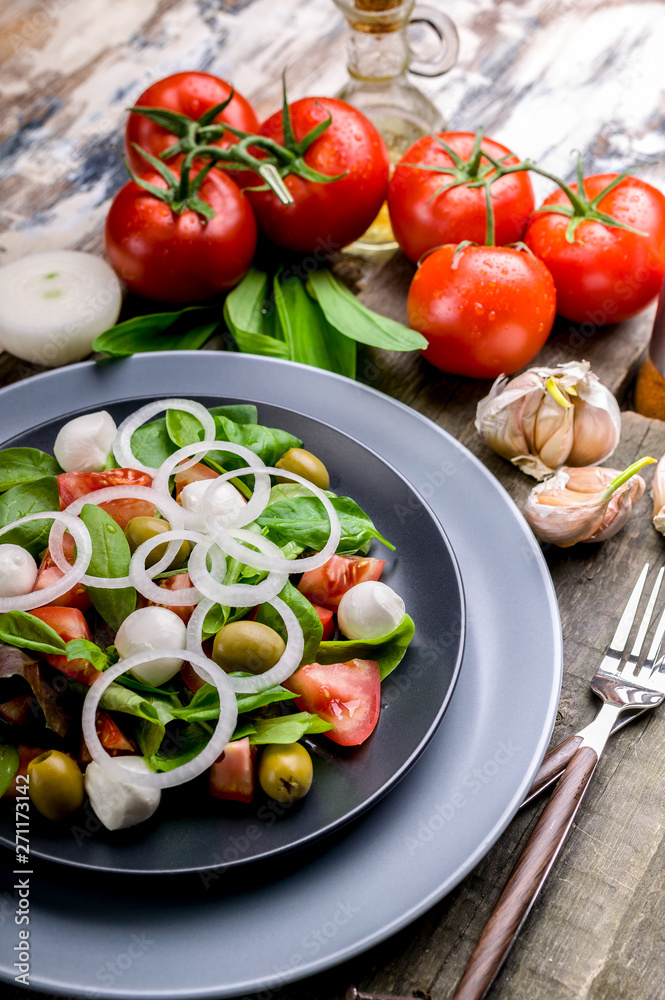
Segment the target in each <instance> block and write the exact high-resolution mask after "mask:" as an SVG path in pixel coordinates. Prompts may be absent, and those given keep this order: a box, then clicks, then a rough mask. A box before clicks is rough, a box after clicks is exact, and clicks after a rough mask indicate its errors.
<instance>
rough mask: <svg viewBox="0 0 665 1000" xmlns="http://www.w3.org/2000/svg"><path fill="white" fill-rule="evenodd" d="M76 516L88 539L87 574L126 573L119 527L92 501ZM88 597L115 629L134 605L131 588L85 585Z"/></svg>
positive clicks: (127, 558) (126, 550) (127, 556)
mask: <svg viewBox="0 0 665 1000" xmlns="http://www.w3.org/2000/svg"><path fill="white" fill-rule="evenodd" d="M80 517H81V520H82V521H83V523H84V524H85V526H86V528H87V529H88V531H89V532H90V538H91V540H92V556H91V557H90V565H89V567H88V573H89V575H90V576H101V577H104V578H106V579H112V578H114V577H118V576H126V575H127V573H128V572H129V561H130V559H131V556H132V554H131V551H130V548H129V543H128V541H127V539H126V538H125V533H124V532H123V530H122V528H120V526H119V525H118V524H117V523H116V522H115V521H114V520H113V518H112V517H111V516H110V515H109V514H107V513H106V511H104V510H102V509H101V507H97V506H95V504H91V503H87V504H85V506H84V507H83V509H82V511H81V514H80ZM88 596H89V597H90V600H91V601H92V603H93V604H94V606H95V609H96V610H97V611H98V612H99V614H100V615H101V616H102V618H103V619H104V621H105V622H106V623H107V624H108V625H110V626H111V628H112V629H113V630H114V631H115V632H117V631H118V629H119V628H120V626H121V625H122V623H123V622H124V620H125V618H126V617H127V615H129V614H131V613H132V611H133V610H134V608H135V607H136V591H135V590H134V588H133V587H122V588H120V589H119V590H111V589H110V588H104V587H88Z"/></svg>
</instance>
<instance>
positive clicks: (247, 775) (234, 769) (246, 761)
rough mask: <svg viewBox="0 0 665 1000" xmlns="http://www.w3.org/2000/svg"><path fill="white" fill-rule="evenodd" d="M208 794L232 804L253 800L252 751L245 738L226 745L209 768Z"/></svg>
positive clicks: (247, 739)
mask: <svg viewBox="0 0 665 1000" xmlns="http://www.w3.org/2000/svg"><path fill="white" fill-rule="evenodd" d="M210 794H211V795H212V796H213V798H215V799H227V800H230V801H232V802H251V801H252V799H253V798H254V750H253V748H252V747H251V746H250V745H249V738H248V737H247V736H245V737H244V738H243V739H242V740H234V741H233V742H232V743H228V744H227V745H226V747H225V748H224V752H223V753H222V755H221V756H220V757H219V758H218V759H217V760H216V761H215V763H214V764H213V765H212V767H211V768H210Z"/></svg>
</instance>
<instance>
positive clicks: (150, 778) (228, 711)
mask: <svg viewBox="0 0 665 1000" xmlns="http://www.w3.org/2000/svg"><path fill="white" fill-rule="evenodd" d="M294 617H295V616H294ZM180 652H181V653H182V658H183V660H187V661H189V663H191V664H192V666H193V667H194V669H195V670H196V672H197V673H198V674H199V675H200V676H201V677H202V678H203V680H204V681H207V682H208V683H209V684H214V686H215V687H216V688H217V691H218V692H219V720H218V722H217V725H216V726H215V731H214V732H213V734H212V736H211V737H210V742H209V743H208V744H207V746H205V747H204V748H203V750H202V751H201V753H200V754H198V755H197V756H196V757H195V758H194V759H193V760H190V761H188V762H187V763H186V764H181V765H180V766H179V767H176V768H174V769H173V770H172V771H164V772H161V773H157V772H154V771H150V772H146V773H145V774H144V773H142V772H137V771H134V770H131V769H130V768H127V767H124V766H123V763H122V761H123V758H122V757H110V756H109V754H108V753H107V752H106V750H105V749H104V747H103V746H102V745H101V743H100V741H99V737H98V736H97V728H96V725H95V722H96V713H97V707H98V705H99V701H100V699H101V697H102V695H103V694H104V692H105V691H106V689H107V688H108V687H109V685H110V684H112V683H113V681H114V680H116V678H118V677H120V676H122V674H124V673H127V671H128V670H133V669H134V668H135V667H139V666H141V665H145V664H146V663H152V662H153V660H159V659H162V658H163V657H172V656H173V655H174V650H172V649H154V650H152V651H150V652H142V653H135V654H134V655H133V656H128V657H127V658H126V659H124V660H120V661H119V662H118V663H115V664H114V665H113V666H112V667H109V669H108V670H105V671H104V673H103V674H100V675H99V677H98V678H97V680H95V682H94V683H93V684H92V686H91V688H90V690H89V691H88V694H87V695H86V698H85V701H84V702H83V713H82V716H81V725H82V728H83V736H84V739H85V742H86V745H87V747H88V750H89V751H90V755H91V757H92V759H93V760H94V761H96V762H97V763H98V764H99V766H100V767H103V768H105V769H106V770H108V771H110V772H113V774H115V775H116V777H117V778H118V780H120V781H122V780H124V781H128V782H129V783H130V784H133V785H146V786H147V787H149V788H173V787H174V786H175V785H182V784H184V783H185V782H186V781H191V779H192V778H195V777H196V776H197V775H199V774H201V773H202V772H203V771H205V770H206V768H208V767H210V765H211V764H214V762H215V761H216V760H217V758H218V757H219V755H220V754H221V752H222V751H223V749H224V747H225V746H226V745H227V743H228V742H229V740H230V739H231V737H232V736H233V731H234V729H235V725H236V720H237V718H238V708H237V704H236V699H235V694H234V691H233V688H232V686H231V678H230V677H228V676H227V675H226V674H225V673H224V671H223V670H222V669H221V667H218V666H217V664H216V663H213V661H212V660H209V659H208V657H206V656H200V655H199V654H198V653H194V652H193V651H192V650H187V649H183V650H181V651H180ZM273 669H274V668H273Z"/></svg>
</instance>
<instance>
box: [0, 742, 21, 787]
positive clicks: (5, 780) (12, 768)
mask: <svg viewBox="0 0 665 1000" xmlns="http://www.w3.org/2000/svg"><path fill="white" fill-rule="evenodd" d="M18 768H19V756H18V750H17V749H16V747H13V746H11V745H10V744H9V743H2V744H0V797H1V796H3V795H4V794H5V792H6V791H7V789H8V788H9V786H10V785H11V783H12V781H13V780H14V777H15V775H16V772H17V771H18Z"/></svg>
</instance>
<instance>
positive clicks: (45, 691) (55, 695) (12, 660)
mask: <svg viewBox="0 0 665 1000" xmlns="http://www.w3.org/2000/svg"><path fill="white" fill-rule="evenodd" d="M49 674H52V675H53V676H49ZM0 677H23V678H24V679H25V680H26V681H27V683H28V684H29V685H30V688H31V689H32V694H33V697H34V700H35V704H34V717H35V718H37V714H38V707H39V708H41V710H42V712H43V713H44V718H45V719H46V725H47V726H48V727H49V728H50V729H52V730H53V732H54V733H57V735H58V736H64V735H65V734H66V733H67V731H68V729H69V727H70V725H71V723H72V718H73V716H72V713H71V711H70V710H69V706H68V701H69V699H68V697H67V692H68V689H69V680H68V679H67V678H66V677H65V675H64V674H61V673H59V672H58V671H47V669H46V668H45V667H43V666H42V665H41V664H39V663H38V662H37V661H36V659H35V658H34V657H33V656H30V655H29V654H28V653H26V652H24V651H23V650H22V649H17V648H16V647H15V646H6V645H4V644H0ZM60 679H62V682H61V683H60V684H54V683H52V682H53V681H55V680H58V681H60Z"/></svg>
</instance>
